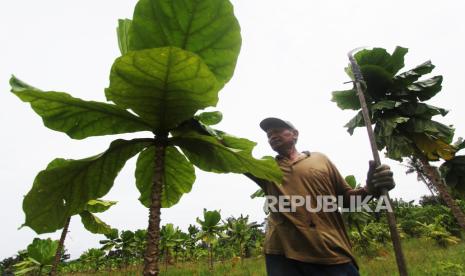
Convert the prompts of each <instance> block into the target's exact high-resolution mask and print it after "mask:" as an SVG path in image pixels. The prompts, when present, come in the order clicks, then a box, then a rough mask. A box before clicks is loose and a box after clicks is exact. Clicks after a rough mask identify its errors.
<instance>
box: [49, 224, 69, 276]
mask: <svg viewBox="0 0 465 276" xmlns="http://www.w3.org/2000/svg"><path fill="white" fill-rule="evenodd" d="M70 221H71V217H69V218H68V219H67V220H66V222H65V226H64V227H63V230H62V231H61V237H60V242H59V243H58V248H57V251H56V252H55V260H54V261H53V265H52V269H51V270H50V276H55V275H57V268H58V264H59V263H60V259H61V252H62V251H63V246H64V244H65V239H66V234H68V228H69V222H70Z"/></svg>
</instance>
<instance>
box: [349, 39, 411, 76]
mask: <svg viewBox="0 0 465 276" xmlns="http://www.w3.org/2000/svg"><path fill="white" fill-rule="evenodd" d="M407 52H408V49H407V48H402V47H399V46H398V47H396V49H395V50H394V52H393V53H392V55H391V54H389V53H388V52H387V51H386V50H385V49H383V48H373V49H371V50H368V49H366V50H362V51H359V52H358V53H356V54H355V56H354V57H355V59H356V60H357V63H358V64H359V66H361V67H363V66H365V65H376V66H379V67H382V68H383V69H384V70H386V71H387V72H389V73H390V75H391V76H394V75H395V74H396V73H397V72H398V71H399V70H400V69H402V68H403V67H404V56H405V55H406V54H407Z"/></svg>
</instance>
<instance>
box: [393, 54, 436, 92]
mask: <svg viewBox="0 0 465 276" xmlns="http://www.w3.org/2000/svg"><path fill="white" fill-rule="evenodd" d="M434 67H435V66H434V65H433V64H432V63H431V61H429V60H428V61H426V62H424V63H422V64H420V65H418V66H417V67H415V68H413V69H412V70H408V71H406V72H404V73H401V74H399V75H397V76H395V77H394V86H396V87H399V88H400V87H403V86H405V85H409V84H412V83H414V82H416V81H417V80H418V79H419V78H420V77H421V76H423V75H425V74H428V73H431V71H433V69H434Z"/></svg>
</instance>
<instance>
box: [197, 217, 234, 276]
mask: <svg viewBox="0 0 465 276" xmlns="http://www.w3.org/2000/svg"><path fill="white" fill-rule="evenodd" d="M220 220H221V214H220V212H219V211H216V210H213V211H207V210H206V209H203V220H201V219H200V218H197V223H198V224H199V225H200V226H201V230H200V232H199V234H198V238H199V239H200V240H202V241H203V242H205V243H206V244H207V246H208V267H209V269H210V271H211V270H213V247H214V246H215V244H216V243H217V242H218V238H219V237H224V238H227V237H228V236H226V235H225V234H224V233H223V230H224V228H223V226H221V225H220Z"/></svg>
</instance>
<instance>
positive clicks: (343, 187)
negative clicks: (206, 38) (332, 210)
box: [327, 158, 368, 207]
mask: <svg viewBox="0 0 465 276" xmlns="http://www.w3.org/2000/svg"><path fill="white" fill-rule="evenodd" d="M327 163H328V173H329V177H330V179H331V182H332V183H333V185H334V188H335V191H336V194H337V196H342V197H343V200H344V204H343V207H349V206H350V198H351V197H352V196H361V200H362V201H363V199H364V198H365V197H366V196H367V195H368V192H367V190H366V189H365V187H363V188H358V189H353V188H352V187H350V185H349V184H347V182H346V180H345V179H344V177H342V175H341V173H340V172H339V170H338V169H337V168H336V166H335V165H334V164H333V163H332V162H331V160H329V158H327Z"/></svg>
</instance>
